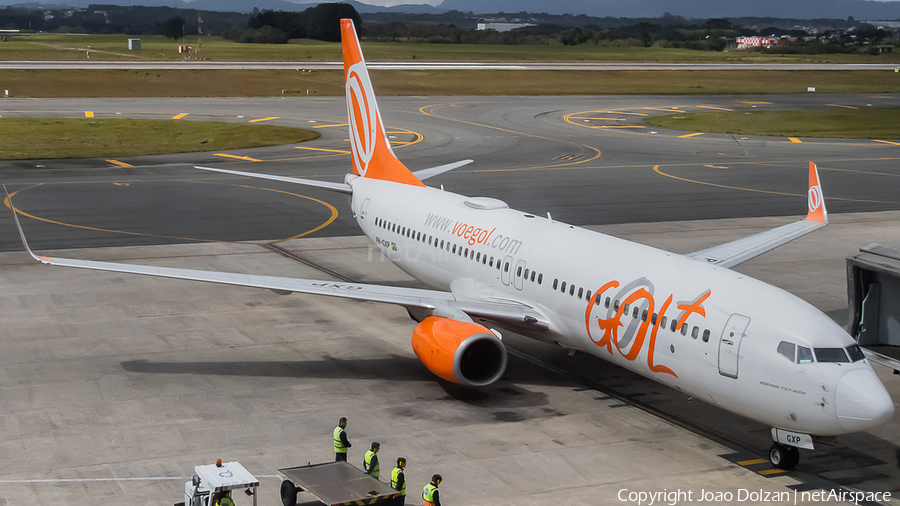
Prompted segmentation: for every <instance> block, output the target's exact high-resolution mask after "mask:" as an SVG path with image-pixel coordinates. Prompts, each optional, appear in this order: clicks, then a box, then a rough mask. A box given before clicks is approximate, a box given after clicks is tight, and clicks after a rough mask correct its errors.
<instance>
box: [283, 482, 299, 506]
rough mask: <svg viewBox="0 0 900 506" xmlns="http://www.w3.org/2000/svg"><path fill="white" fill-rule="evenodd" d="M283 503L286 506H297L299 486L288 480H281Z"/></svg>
mask: <svg viewBox="0 0 900 506" xmlns="http://www.w3.org/2000/svg"><path fill="white" fill-rule="evenodd" d="M281 504H284V506H297V487H295V486H294V483H293V482H291V481H288V480H284V481H282V482H281Z"/></svg>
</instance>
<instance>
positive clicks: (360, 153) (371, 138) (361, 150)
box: [346, 61, 379, 176]
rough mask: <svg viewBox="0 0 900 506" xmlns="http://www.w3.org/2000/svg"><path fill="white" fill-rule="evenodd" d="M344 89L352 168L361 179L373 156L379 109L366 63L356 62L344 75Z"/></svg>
mask: <svg viewBox="0 0 900 506" xmlns="http://www.w3.org/2000/svg"><path fill="white" fill-rule="evenodd" d="M346 88H347V110H348V111H349V112H350V114H349V116H350V118H349V120H350V142H351V143H352V144H353V149H352V150H351V151H352V152H353V165H354V168H355V169H356V171H357V173H358V174H359V175H360V176H365V175H366V172H367V171H368V170H369V162H371V161H372V156H373V155H374V154H375V140H376V139H377V135H378V128H379V125H378V109H377V107H378V106H377V105H376V103H375V93H374V92H373V91H372V84H371V83H370V82H369V73H368V72H366V64H365V62H362V61H360V62H357V63H355V64H353V65H352V66H351V67H350V69H349V70H348V71H347V86H346Z"/></svg>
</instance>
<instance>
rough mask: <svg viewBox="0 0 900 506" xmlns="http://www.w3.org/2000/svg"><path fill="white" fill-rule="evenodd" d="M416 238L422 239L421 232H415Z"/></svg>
mask: <svg viewBox="0 0 900 506" xmlns="http://www.w3.org/2000/svg"><path fill="white" fill-rule="evenodd" d="M416 240H417V241H421V240H422V232H416Z"/></svg>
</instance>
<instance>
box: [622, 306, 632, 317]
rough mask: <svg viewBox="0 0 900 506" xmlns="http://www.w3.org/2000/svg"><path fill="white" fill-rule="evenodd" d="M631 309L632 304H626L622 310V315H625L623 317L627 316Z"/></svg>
mask: <svg viewBox="0 0 900 506" xmlns="http://www.w3.org/2000/svg"><path fill="white" fill-rule="evenodd" d="M629 307H631V305H630V304H625V307H623V308H622V314H623V315H627V314H628V308H629Z"/></svg>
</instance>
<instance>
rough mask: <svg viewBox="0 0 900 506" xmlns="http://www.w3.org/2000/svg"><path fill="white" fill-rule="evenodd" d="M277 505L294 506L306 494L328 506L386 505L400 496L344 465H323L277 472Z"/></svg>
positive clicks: (338, 463)
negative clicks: (278, 480) (279, 489)
mask: <svg viewBox="0 0 900 506" xmlns="http://www.w3.org/2000/svg"><path fill="white" fill-rule="evenodd" d="M278 475H279V476H280V477H281V479H282V480H283V481H282V482H281V503H282V504H284V506H296V504H297V494H298V493H299V492H307V493H308V494H310V495H312V496H313V497H315V498H316V499H318V500H319V501H321V502H323V503H325V504H328V505H329V506H345V505H346V506H349V505H360V504H388V502H389V501H391V500H393V498H395V497H398V496H399V495H400V492H398V491H396V490H394V489H393V488H391V487H390V485H389V484H387V483H382V482H380V481H378V480H376V479H375V478H372V477H371V476H369V475H367V474H366V473H364V472H363V471H362V469H359V468H357V467H353V466H352V465H350V464H348V463H347V462H326V463H324V464H309V465H305V466H299V467H289V468H287V469H279V470H278Z"/></svg>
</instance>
